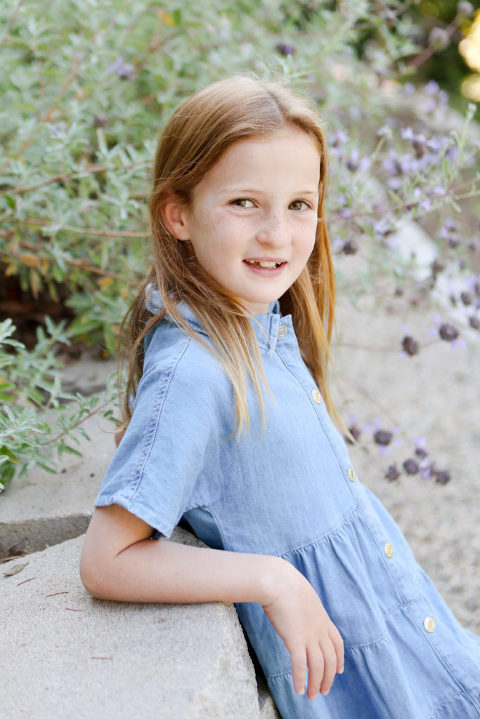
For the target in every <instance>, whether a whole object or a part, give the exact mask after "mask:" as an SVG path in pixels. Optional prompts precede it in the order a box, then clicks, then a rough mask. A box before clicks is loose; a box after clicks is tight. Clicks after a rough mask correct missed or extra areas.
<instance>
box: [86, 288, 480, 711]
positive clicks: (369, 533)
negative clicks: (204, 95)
mask: <svg viewBox="0 0 480 719" xmlns="http://www.w3.org/2000/svg"><path fill="white" fill-rule="evenodd" d="M159 303H160V298H159V296H158V292H157V291H154V292H153V294H152V295H151V298H150V300H149V305H147V306H148V307H149V309H150V310H151V311H152V312H154V311H156V310H157V309H158V307H159ZM179 309H180V311H181V313H182V316H183V317H184V318H185V319H186V320H187V321H188V322H189V323H191V325H193V327H194V328H195V329H196V330H197V331H198V332H199V333H201V334H202V335H203V337H204V339H205V340H206V341H207V342H208V337H207V336H206V334H205V332H204V330H203V329H202V327H201V326H200V325H199V323H198V321H197V319H196V317H195V314H194V313H193V312H192V310H191V308H190V307H189V306H188V305H186V304H184V303H181V304H180V305H179ZM269 309H270V310H271V311H270V312H269V314H266V315H262V316H260V317H257V318H256V320H255V321H254V320H252V323H253V326H254V329H255V333H256V335H257V339H258V342H259V346H260V349H261V353H262V359H263V363H264V368H265V372H266V375H267V378H268V382H269V385H270V388H271V390H272V393H273V398H274V399H272V398H270V397H269V395H268V393H265V397H264V399H265V409H266V420H267V424H266V430H265V432H264V433H263V432H262V421H261V415H260V410H259V406H258V401H257V399H256V396H255V393H254V391H253V390H251V389H250V393H249V397H248V398H249V406H250V413H251V431H250V432H249V433H248V432H244V433H243V434H242V435H241V437H240V439H239V440H237V439H229V438H230V437H231V435H232V432H233V430H234V427H235V411H234V403H233V392H232V388H231V385H230V383H229V381H228V379H227V378H226V376H225V375H224V373H223V371H222V369H221V367H220V365H219V364H218V362H217V360H216V359H215V358H214V357H213V356H212V354H211V353H210V352H209V351H208V350H207V349H206V348H205V347H203V346H202V345H201V343H199V342H198V341H196V340H194V339H192V338H189V337H188V336H187V335H186V334H185V333H184V332H183V331H182V329H180V328H179V327H178V326H176V325H175V323H174V322H173V320H171V321H170V320H169V318H168V316H167V318H166V319H165V320H163V321H162V322H161V323H160V324H159V325H157V327H156V328H155V329H154V330H152V332H151V333H150V334H149V335H148V336H147V337H146V340H145V362H144V373H143V376H142V379H141V381H140V384H139V387H138V394H137V397H136V400H135V408H134V413H133V417H132V420H131V422H130V425H129V427H128V429H127V432H126V434H125V436H124V438H123V439H122V442H121V443H120V446H119V447H118V449H117V451H116V453H115V455H114V457H113V460H112V462H111V464H110V466H109V468H108V471H107V474H106V476H105V478H104V481H103V484H102V487H101V490H100V493H99V495H98V497H97V499H96V502H95V504H96V506H104V505H109V504H112V503H115V504H119V505H121V506H122V507H125V508H126V509H127V510H129V511H130V512H132V513H133V514H135V515H137V516H138V517H140V518H141V519H143V520H144V521H145V522H147V523H148V524H150V525H151V526H152V528H154V530H156V532H155V533H154V535H153V536H159V535H160V534H161V535H164V536H166V537H169V536H170V535H171V533H172V531H173V529H174V527H175V526H176V525H177V524H178V522H179V521H180V520H181V518H182V517H183V518H184V519H186V520H187V522H188V524H189V525H190V526H191V528H192V529H193V531H194V532H195V534H196V535H197V536H198V537H199V538H200V539H202V540H203V541H204V542H205V543H206V544H207V545H209V546H211V547H215V548H221V549H225V550H232V551H240V552H252V553H259V554H271V555H277V556H280V557H283V558H284V559H286V560H287V561H288V562H291V563H292V564H293V565H294V566H295V567H296V568H297V569H298V570H299V571H300V572H302V574H304V575H305V576H306V577H307V578H308V580H309V581H310V582H311V584H312V585H313V587H314V588H315V590H316V592H317V593H318V595H319V597H320V599H321V601H322V602H323V604H324V606H325V609H326V611H327V612H328V614H329V616H330V618H331V619H332V621H333V622H334V623H335V625H336V626H337V628H338V630H339V631H340V634H341V635H342V637H343V640H344V644H345V671H344V673H343V674H342V675H337V676H336V677H335V680H334V683H333V686H332V689H331V691H330V693H329V694H328V696H326V697H323V696H321V695H320V696H319V697H318V698H317V699H316V700H314V701H312V700H309V699H308V698H307V697H306V695H303V696H299V695H297V694H296V693H295V691H294V688H293V682H292V678H291V664H290V656H289V654H288V652H287V650H286V648H285V645H284V643H283V641H282V640H281V639H280V638H279V636H278V635H277V634H276V632H275V630H274V629H273V627H272V625H271V624H270V622H269V620H268V619H267V617H266V615H265V613H264V612H263V609H262V607H261V605H260V604H257V603H240V604H238V605H237V606H236V608H237V611H238V615H239V617H240V620H241V623H242V625H243V627H244V629H245V631H246V633H247V634H248V637H249V639H250V642H251V644H252V646H253V648H254V650H255V653H256V654H257V657H258V659H259V661H260V663H261V665H262V668H263V670H264V673H265V676H266V678H267V681H268V685H269V688H270V691H271V693H272V695H273V698H274V700H275V703H276V705H277V707H278V709H279V711H280V713H281V715H282V717H284V719H310V718H311V719H470V718H471V719H473V718H474V717H476V718H478V717H480V638H479V637H477V636H475V635H474V634H472V633H470V632H468V631H467V630H466V629H464V628H462V627H461V625H460V624H459V622H458V621H457V620H456V619H455V617H454V616H453V614H452V613H451V611H450V610H449V608H448V607H447V605H446V604H445V602H444V601H443V600H442V598H441V597H440V596H439V594H438V592H437V590H436V589H435V587H434V585H433V584H432V582H431V581H430V579H429V578H428V577H427V575H426V574H425V573H424V571H423V570H422V569H421V567H420V566H419V565H418V564H417V562H416V561H415V558H414V556H413V554H412V552H411V550H410V548H409V546H408V544H407V542H406V540H405V538H404V536H403V534H402V532H401V531H400V529H399V527H398V526H397V524H396V523H395V522H394V520H393V519H392V517H391V516H390V515H389V514H388V512H387V511H386V510H385V509H384V507H383V506H382V504H381V503H380V502H379V500H378V499H377V498H376V497H375V496H374V495H373V494H372V492H370V491H369V490H368V489H367V488H366V487H365V486H363V485H362V484H361V482H360V481H359V479H358V477H357V475H356V473H355V470H354V468H353V467H352V465H351V462H350V459H349V457H348V453H347V449H346V446H345V443H344V441H343V439H342V437H341V436H340V435H339V434H338V432H337V431H336V429H335V428H334V426H333V425H332V423H331V421H330V418H329V416H328V414H327V411H326V408H325V405H324V403H323V400H322V398H321V395H320V393H319V391H318V389H317V387H316V386H315V383H314V381H313V380H312V377H311V375H310V373H309V371H308V369H307V368H306V366H305V364H304V363H303V361H302V359H301V356H300V353H299V349H298V344H297V340H296V337H295V333H294V329H293V326H292V321H291V317H290V316H287V317H282V316H281V314H280V313H279V304H278V303H274V304H273V305H271V306H270V308H269Z"/></svg>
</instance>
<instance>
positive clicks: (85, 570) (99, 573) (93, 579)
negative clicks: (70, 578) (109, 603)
mask: <svg viewBox="0 0 480 719" xmlns="http://www.w3.org/2000/svg"><path fill="white" fill-rule="evenodd" d="M107 577H108V568H107V567H105V566H104V565H103V563H102V562H100V561H99V560H98V558H96V557H92V556H89V555H88V554H87V553H86V552H83V553H82V556H81V557H80V579H81V581H82V584H83V586H84V587H85V589H86V590H87V592H88V593H89V594H90V595H91V596H92V597H95V598H96V599H111V598H112V599H113V597H110V596H109V592H108V581H106V580H107Z"/></svg>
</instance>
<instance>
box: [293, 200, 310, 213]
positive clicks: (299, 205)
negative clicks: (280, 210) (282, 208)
mask: <svg viewBox="0 0 480 719" xmlns="http://www.w3.org/2000/svg"><path fill="white" fill-rule="evenodd" d="M309 208H310V205H309V204H308V203H307V202H305V201H304V200H294V201H293V202H291V203H290V209H291V210H297V211H298V210H308V209H309Z"/></svg>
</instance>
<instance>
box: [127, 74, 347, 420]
mask: <svg viewBox="0 0 480 719" xmlns="http://www.w3.org/2000/svg"><path fill="white" fill-rule="evenodd" d="M288 125H291V126H294V127H297V128H300V129H301V130H303V131H304V132H306V133H307V134H308V135H309V136H310V137H311V138H313V140H314V141H315V143H316V145H317V147H318V151H319V155H320V182H319V204H318V226H317V234H316V241H315V246H314V249H313V252H312V254H311V256H310V258H309V261H308V263H307V266H306V267H305V269H304V270H303V272H302V274H301V275H300V277H299V278H298V279H297V280H296V282H295V283H294V284H293V285H292V286H291V287H290V288H289V289H288V290H287V292H286V293H285V294H284V295H283V296H282V297H281V298H280V306H281V310H282V313H283V314H291V315H292V319H293V324H294V327H295V331H296V334H297V339H298V343H299V347H300V351H301V354H302V357H303V359H304V361H305V363H306V365H307V366H308V368H309V370H310V372H311V374H312V376H313V378H314V380H315V381H316V383H317V385H318V387H319V389H320V392H321V393H322V396H323V398H324V400H325V403H326V406H327V409H328V411H329V413H330V414H331V415H332V416H333V417H334V418H335V419H336V420H337V422H339V423H340V425H342V426H343V423H342V422H341V420H340V418H339V416H338V414H337V412H336V410H335V407H334V405H333V402H332V399H331V396H330V391H329V383H328V374H329V362H330V351H329V348H330V340H331V333H332V328H333V323H334V299H335V289H334V273H333V267H332V259H331V255H330V248H329V241H328V235H327V229H326V226H325V218H324V195H325V187H326V181H327V170H328V165H327V154H326V148H325V140H324V136H323V131H322V128H321V124H320V121H319V118H318V116H317V114H316V113H315V111H314V110H313V109H312V108H311V107H310V106H309V105H308V104H307V102H306V101H305V100H304V99H302V98H301V97H300V96H299V95H297V94H296V93H295V92H293V91H292V90H290V89H288V88H287V87H285V86H283V85H282V84H280V83H272V82H264V81H262V80H258V79H254V78H252V77H247V76H235V77H231V78H228V79H225V80H221V81H219V82H215V83H213V84H211V85H208V86H207V87H205V88H204V89H203V90H200V91H199V92H197V93H195V94H194V95H192V96H191V97H190V98H188V99H187V100H185V101H184V102H183V103H182V104H181V105H180V106H179V107H178V108H177V110H176V111H175V112H174V113H173V115H172V117H171V118H170V120H169V122H168V123H167V126H166V127H165V130H164V131H163V133H162V136H161V138H160V141H159V144H158V148H157V152H156V157H155V165H154V173H153V187H152V194H151V198H150V223H151V232H152V248H153V265H152V268H151V270H150V272H149V274H148V276H147V277H146V278H145V280H144V281H143V283H142V284H141V286H140V288H139V293H138V295H137V297H136V299H135V300H134V302H133V304H132V306H131V307H130V310H129V312H128V314H127V316H126V317H125V319H124V322H123V325H122V327H125V326H126V325H127V320H128V328H127V332H126V335H127V343H128V346H129V347H130V364H129V376H128V384H127V389H126V394H125V401H124V406H123V409H124V417H125V419H126V422H127V423H128V421H129V419H130V416H131V409H130V406H129V397H130V396H131V395H133V396H134V395H135V393H136V388H137V385H138V382H139V379H140V377H141V375H142V371H143V339H144V337H145V335H146V334H147V333H148V332H149V331H150V330H151V329H152V328H153V327H154V326H155V325H156V324H157V323H158V322H159V321H160V320H161V319H162V318H163V317H164V315H165V314H166V313H167V312H168V313H169V315H171V316H172V317H173V318H174V319H175V321H176V322H178V324H179V325H180V326H182V327H183V329H184V330H185V331H186V332H187V333H188V334H190V335H194V336H196V337H197V339H200V341H202V340H201V338H200V337H199V336H198V335H196V333H195V332H194V330H193V329H192V328H191V327H190V326H189V325H188V324H187V323H186V322H185V321H184V320H183V319H182V317H181V316H180V315H179V313H178V311H177V303H178V302H179V301H180V300H184V301H185V302H187V303H188V304H189V305H190V306H191V307H192V309H193V310H194V312H195V314H196V315H197V317H198V319H199V321H200V322H201V324H202V325H203V326H204V327H205V329H206V331H207V332H208V334H209V337H210V339H211V341H212V343H213V347H214V352H215V354H216V356H217V357H218V359H219V361H220V362H221V364H222V365H223V367H224V370H225V372H226V373H227V375H228V377H229V378H230V380H231V382H232V385H233V389H234V394H235V404H236V416H237V430H241V429H242V427H243V426H244V425H247V426H248V423H249V412H248V405H247V380H248V378H250V379H251V380H252V381H253V384H254V386H255V388H256V391H257V394H258V398H259V401H260V405H261V408H262V413H263V400H262V390H261V381H260V380H263V382H265V384H266V379H265V375H264V373H263V366H262V362H261V356H260V352H259V348H258V344H257V341H256V337H255V333H254V331H253V328H252V325H251V323H250V321H249V319H248V317H247V316H246V315H245V313H244V310H243V308H242V306H241V305H240V304H239V303H238V301H236V300H235V298H232V297H230V296H228V295H227V294H226V293H225V291H224V290H222V288H221V287H219V286H218V285H217V284H216V283H215V282H214V280H213V279H212V278H211V277H209V275H207V273H206V272H205V271H204V270H203V269H202V268H201V266H200V265H199V263H198V262H197V260H196V258H195V256H192V251H191V249H190V247H189V243H185V242H181V241H179V240H178V239H176V238H175V237H174V236H173V235H172V234H171V233H170V232H169V231H168V230H167V227H166V226H165V224H164V221H163V209H164V206H165V203H166V202H167V201H168V199H171V198H172V196H174V197H177V198H180V199H181V200H182V202H184V203H186V204H187V205H188V203H189V202H190V199H191V193H192V190H193V188H194V187H195V186H196V185H197V184H198V183H199V182H200V180H201V179H202V178H203V176H204V175H205V173H206V172H208V170H209V169H210V168H211V167H213V165H214V164H215V163H216V162H217V160H218V159H219V158H220V157H221V155H222V153H224V152H225V150H226V149H227V148H228V147H230V146H231V145H232V144H233V143H235V142H238V141H239V140H244V139H247V138H251V137H258V136H264V135H268V134H270V133H273V132H276V131H278V130H279V129H282V128H284V127H285V126H288ZM150 283H152V284H153V285H156V286H157V287H158V289H159V291H160V295H161V297H162V300H163V303H164V309H162V311H161V312H159V313H158V314H157V315H156V316H154V317H152V315H151V313H150V312H149V311H148V310H147V308H146V292H147V286H148V285H149V284H150ZM128 318H129V319H128Z"/></svg>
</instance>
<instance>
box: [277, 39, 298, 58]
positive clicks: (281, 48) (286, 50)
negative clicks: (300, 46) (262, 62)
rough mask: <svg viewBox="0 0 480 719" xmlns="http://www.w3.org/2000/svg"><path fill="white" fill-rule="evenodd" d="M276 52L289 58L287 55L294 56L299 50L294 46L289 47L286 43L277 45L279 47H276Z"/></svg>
mask: <svg viewBox="0 0 480 719" xmlns="http://www.w3.org/2000/svg"><path fill="white" fill-rule="evenodd" d="M275 50H276V51H277V52H279V53H280V55H283V56H284V57H287V55H294V54H295V53H296V52H297V48H296V47H295V46H294V45H288V44H287V43H285V42H279V43H277V45H275Z"/></svg>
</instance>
